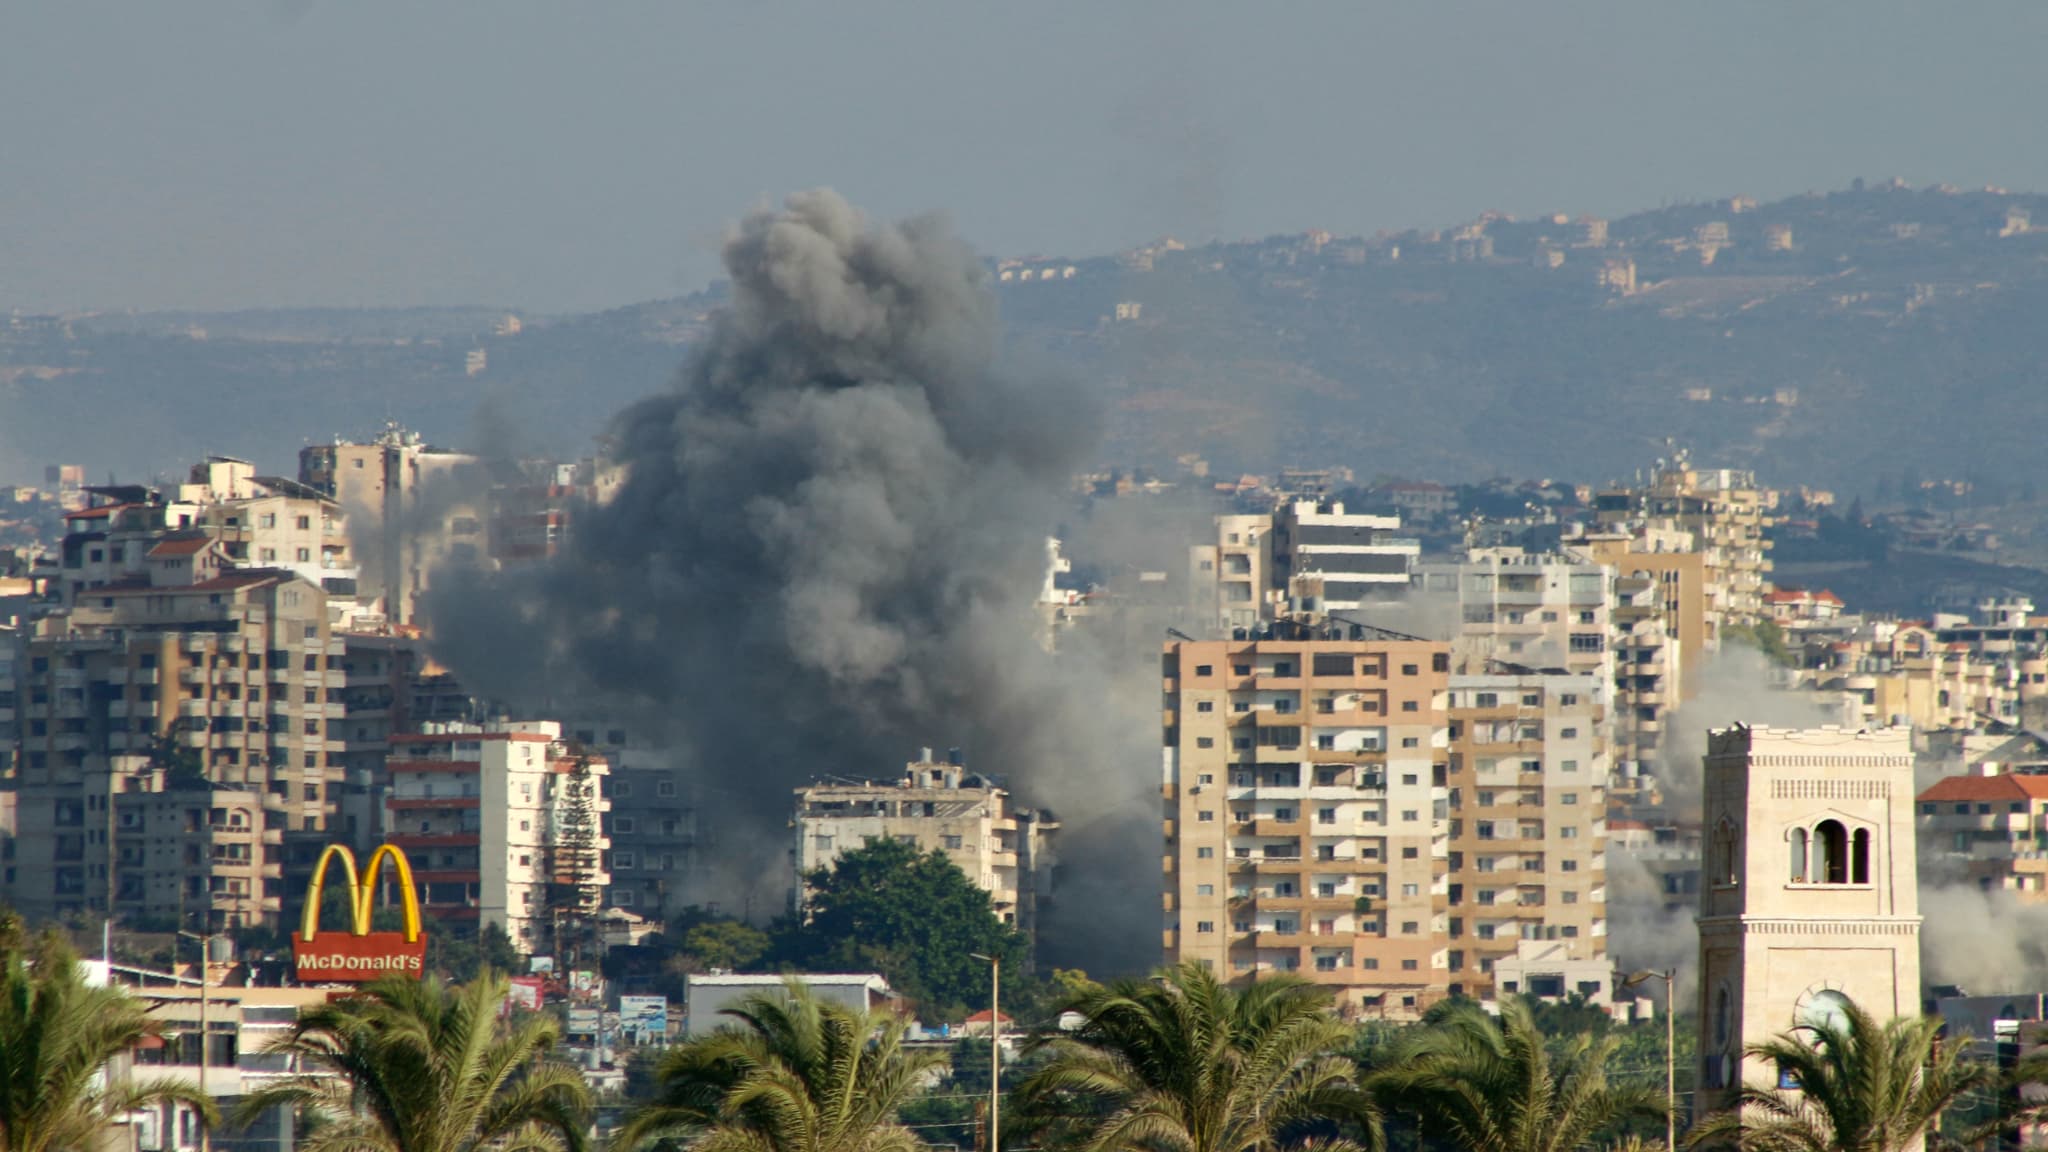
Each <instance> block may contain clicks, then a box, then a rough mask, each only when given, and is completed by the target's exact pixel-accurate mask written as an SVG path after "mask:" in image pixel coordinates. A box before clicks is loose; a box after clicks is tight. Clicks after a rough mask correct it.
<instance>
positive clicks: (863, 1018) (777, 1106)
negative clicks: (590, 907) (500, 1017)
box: [615, 979, 944, 1152]
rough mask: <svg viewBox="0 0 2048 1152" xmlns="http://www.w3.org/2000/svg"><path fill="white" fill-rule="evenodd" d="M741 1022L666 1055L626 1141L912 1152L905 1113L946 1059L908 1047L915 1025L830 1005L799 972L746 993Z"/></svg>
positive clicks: (757, 1149) (710, 1148)
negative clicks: (654, 1089) (779, 987)
mask: <svg viewBox="0 0 2048 1152" xmlns="http://www.w3.org/2000/svg"><path fill="white" fill-rule="evenodd" d="M725 1015H727V1016H730V1017H732V1018H733V1019H734V1020H735V1021H736V1022H737V1025H738V1026H737V1027H733V1026H728V1027H723V1028H720V1029H718V1030H717V1031H715V1032H712V1033H709V1034H708V1035H704V1036H699V1037H697V1038H695V1039H693V1040H691V1041H689V1042H688V1043H686V1044H684V1045H682V1046H681V1047H679V1048H677V1049H675V1050H674V1051H672V1052H670V1053H669V1054H668V1055H667V1056H666V1057H664V1058H663V1059H662V1062H661V1065H660V1068H659V1069H658V1070H657V1071H656V1073H655V1076H656V1080H657V1082H658V1083H659V1085H660V1087H659V1090H658V1093H657V1095H656V1097H655V1099H654V1100H653V1101H652V1102H650V1103H649V1104H648V1105H647V1106H646V1107H644V1108H642V1109H641V1110H640V1111H639V1112H638V1113H637V1114H635V1115H634V1116H633V1117H632V1118H631V1119H629V1120H628V1121H627V1122H626V1125H625V1127H624V1128H623V1129H621V1131H620V1133H619V1136H618V1139H617V1141H616V1142H615V1143H616V1145H617V1147H619V1148H623V1149H632V1148H637V1147H639V1146H640V1145H642V1144H645V1143H648V1142H650V1141H655V1140H662V1139H671V1138H673V1139H685V1138H688V1139H692V1140H693V1142H692V1143H691V1145H690V1147H691V1149H692V1152H910V1150H913V1149H917V1148H920V1147H921V1145H920V1144H919V1143H918V1140H917V1138H916V1137H915V1136H913V1135H912V1134H911V1132H910V1130H909V1129H907V1128H905V1127H903V1126H902V1125H901V1124H899V1123H897V1121H896V1112H897V1109H899V1108H901V1107H902V1105H903V1103H904V1102H905V1101H906V1100H908V1099H910V1097H911V1096H913V1095H914V1094H915V1093H916V1092H917V1090H918V1088H919V1085H920V1084H921V1083H922V1082H923V1080H924V1078H925V1077H926V1076H927V1074H929V1073H930V1072H932V1071H933V1070H934V1069H935V1068H936V1067H937V1066H938V1064H939V1063H940V1062H941V1061H942V1060H943V1059H944V1056H943V1054H941V1053H938V1052H913V1051H911V1050H909V1049H906V1048H905V1047H904V1046H903V1037H904V1033H905V1032H906V1031H907V1030H908V1028H909V1022H908V1021H907V1020H905V1019H903V1018H902V1017H899V1016H897V1015H895V1014H894V1013H869V1012H863V1011H860V1010H858V1009H854V1008H849V1007H846V1006H845V1005H841V1004H832V1003H826V1002H824V1001H821V1000H818V999H817V998H816V997H814V996H812V995H811V993H810V991H809V989H807V988H805V987H804V985H803V984H802V983H801V982H799V981H797V980H795V979H792V980H790V981H789V982H788V984H787V985H786V986H785V991H784V994H783V995H780V996H769V995H757V996H750V997H748V998H747V999H746V1000H744V1001H743V1002H741V1004H740V1006H739V1007H737V1008H730V1009H727V1010H726V1012H725Z"/></svg>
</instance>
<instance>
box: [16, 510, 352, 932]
mask: <svg viewBox="0 0 2048 1152" xmlns="http://www.w3.org/2000/svg"><path fill="white" fill-rule="evenodd" d="M203 543H206V544H207V547H205V548H198V549H186V548H183V547H180V548H177V549H172V550H169V552H168V553H164V554H159V555H158V556H156V557H153V558H152V563H151V567H150V570H149V580H148V582H146V583H134V582H124V583H122V584H120V585H114V586H102V587H96V588H91V589H88V590H86V591H85V592H84V593H83V594H82V595H81V597H80V599H79V601H78V603H77V604H76V605H75V606H74V607H73V608H72V609H71V610H70V611H68V612H62V613H58V614H55V615H51V616H47V617H43V618H41V619H39V620H37V621H35V622H34V623H33V625H32V626H31V627H30V628H29V629H26V630H25V631H24V634H23V636H22V639H21V642H20V644H19V647H18V650H17V654H16V660H15V676H14V681H13V694H14V699H15V701H16V711H17V712H18V714H19V718H20V719H19V722H18V724H17V726H16V727H17V738H16V761H17V763H18V765H19V770H18V772H17V773H16V776H15V778H14V779H13V781H12V782H11V785H10V787H11V790H12V791H13V793H14V803H15V806H16V810H17V813H18V818H19V823H20V825H21V834H20V835H19V836H17V837H16V839H15V841H14V853H15V856H14V859H13V860H11V861H9V862H8V863H7V866H6V870H5V871H4V872H0V899H4V900H6V901H7V902H8V903H10V904H12V905H14V906H15V907H16V908H19V909H21V910H22V911H23V912H24V913H27V914H29V915H32V916H36V917H55V916H62V915H67V914H77V913H88V912H91V913H104V912H105V911H106V910H107V909H108V907H109V900H110V899H111V900H112V901H113V902H114V905H115V908H116V910H117V911H119V912H122V913H123V914H124V915H125V914H131V913H132V914H134V915H137V916H140V917H143V918H145V919H152V918H157V917H161V916H164V915H169V914H170V913H171V911H172V909H171V907H170V906H167V905H164V904H160V903H158V902H157V901H156V900H155V898H154V896H153V895H152V893H153V892H154V891H155V889H152V888H150V887H149V886H148V884H144V886H143V887H142V888H140V889H133V888H125V887H123V884H124V883H125V882H123V881H121V880H120V879H119V872H120V864H121V860H120V859H119V858H118V857H117V854H116V853H115V852H114V845H115V844H116V843H117V842H118V841H119V839H120V837H119V832H120V831H121V828H120V827H119V826H118V823H114V822H113V818H114V817H115V816H116V815H118V814H120V813H122V812H127V811H137V812H138V813H139V815H138V816H137V819H141V820H144V821H145V825H146V826H145V827H143V828H141V829H134V830H135V831H138V832H139V833H142V834H144V838H145V841H148V840H149V837H150V836H153V835H154V830H155V828H156V827H157V826H156V824H155V823H154V821H155V819H156V818H155V817H154V816H151V815H149V814H148V812H147V808H148V806H149V805H153V804H159V803H169V802H168V801H157V800H142V799H134V800H115V801H112V802H111V803H110V802H109V800H108V799H107V798H108V797H109V796H113V795H117V794H120V793H126V792H135V793H139V794H150V795H169V794H172V793H182V792H185V791H189V790H196V789H212V790H219V791H222V792H223V793H224V794H225V793H247V794H249V795H253V796H255V797H258V798H259V803H258V804H257V805H255V806H254V807H253V808H252V809H250V810H249V811H248V813H247V823H246V824H245V825H243V826H237V827H233V830H234V831H235V832H237V833H238V834H240V836H241V837H244V838H246V843H247V844H248V845H249V846H250V847H251V850H252V855H251V856H249V857H247V858H244V857H241V856H239V855H238V854H237V852H236V851H235V850H232V849H230V850H224V851H223V852H221V853H218V854H216V853H215V851H214V847H215V845H213V844H212V843H209V842H207V841H205V840H199V841H190V842H187V843H186V845H181V846H180V847H179V848H178V849H177V851H178V853H179V858H180V860H181V861H182V860H183V859H184V855H183V853H184V852H185V851H186V850H187V845H190V846H196V847H197V849H198V850H200V851H202V852H203V853H204V857H203V858H204V859H206V860H215V859H218V860H219V861H220V862H221V864H222V869H221V870H220V872H219V873H218V874H217V875H211V876H210V878H209V879H208V880H207V882H206V891H205V892H203V893H196V892H192V891H190V890H189V885H190V881H191V880H192V879H193V877H187V878H186V883H187V890H186V897H187V899H186V909H185V910H186V911H187V912H196V911H202V910H209V908H208V906H210V911H212V912H213V913H215V914H216V915H218V916H220V917H223V918H226V919H230V920H232V921H235V922H250V921H254V920H258V919H266V918H270V917H273V916H275V915H276V914H277V913H278V912H279V911H280V910H281V909H282V907H283V905H284V902H285V901H286V900H287V899H289V898H291V897H293V896H295V895H296V894H297V893H298V892H300V891H303V889H304V885H305V882H306V879H307V877H308V876H309V875H310V872H311V868H312V865H313V863H314V860H315V859H316V858H317V854H318V851H319V848H320V846H321V844H322V843H324V841H325V840H326V837H327V835H328V825H329V822H330V819H331V817H332V815H333V813H334V795H333V790H334V788H335V786H336V785H337V784H338V783H339V782H340V769H339V767H338V766H337V765H336V764H335V762H334V759H333V757H334V755H335V754H336V753H338V752H339V751H340V743H339V741H338V740H336V739H334V738H333V733H331V732H330V725H331V724H332V723H333V722H334V721H336V720H338V719H339V718H340V717H341V715H342V712H343V705H342V702H341V697H340V691H341V681H340V678H339V676H338V675H337V674H336V673H334V672H331V671H330V670H329V661H330V659H333V658H336V657H339V655H340V648H339V646H338V644H337V643H336V642H335V641H333V640H332V638H331V637H330V635H329V631H328V623H327V603H326V595H325V593H324V592H323V591H322V589H321V588H320V587H319V586H318V585H316V584H313V583H310V582H308V581H306V580H304V579H302V578H301V577H299V576H296V575H294V574H292V573H290V572H286V571H281V570H270V569H220V568H218V567H216V566H215V564H214V562H213V558H214V557H216V556H217V552H216V551H214V550H213V549H214V547H215V546H214V545H212V544H211V542H210V541H205V542H203ZM152 551H155V549H152ZM132 757H140V758H142V760H143V761H144V762H145V763H146V764H147V766H148V767H149V768H151V769H154V770H157V771H159V772H161V773H162V775H161V777H160V778H158V779H160V781H161V782H160V783H159V784H156V785H150V784H147V783H143V782H141V781H139V780H138V779H137V778H136V773H135V770H134V768H133V767H132V762H130V760H129V758H132ZM180 803H183V802H182V801H180ZM137 806H140V807H137ZM219 806H222V805H215V804H205V805H203V807H205V808H206V809H207V810H208V817H207V820H206V821H205V823H206V824H208V825H209V829H208V831H209V832H210V831H211V829H210V825H211V824H212V819H211V809H212V808H214V807H219ZM186 807H187V808H189V807H191V806H190V805H186ZM236 810H238V811H239V810H240V809H236ZM177 819H178V820H183V819H184V817H183V816H180V817H177ZM236 840H237V837H235V836H228V837H225V838H224V840H223V843H226V842H228V841H236ZM259 846H260V849H261V850H260V851H257V850H256V849H257V848H258V847H259ZM129 847H130V849H131V852H130V854H129V857H128V859H127V863H128V864H129V865H130V866H131V867H133V866H134V865H135V864H136V863H137V860H136V859H135V858H134V857H133V854H132V850H133V849H134V847H135V846H134V845H133V844H130V846H129ZM273 850H275V851H273ZM280 857H281V858H280ZM142 862H143V863H144V864H145V865H147V858H145V859H144V860H143V861H142ZM273 863H280V864H281V865H282V867H281V869H278V870H272V869H271V867H270V866H271V865H272V864H273ZM252 867H253V869H254V870H253V871H252V870H251V868H252ZM280 872H281V874H279V873H280ZM153 882H154V881H151V882H150V883H153ZM110 893H111V894H112V895H110ZM123 893H126V894H125V895H124V894H123ZM195 905H196V906H197V907H195Z"/></svg>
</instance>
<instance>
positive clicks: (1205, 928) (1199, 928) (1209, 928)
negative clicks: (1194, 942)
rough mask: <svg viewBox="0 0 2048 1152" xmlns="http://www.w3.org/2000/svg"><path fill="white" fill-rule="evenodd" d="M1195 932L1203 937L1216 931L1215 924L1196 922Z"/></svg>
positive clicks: (1206, 921)
mask: <svg viewBox="0 0 2048 1152" xmlns="http://www.w3.org/2000/svg"><path fill="white" fill-rule="evenodd" d="M1195 931H1196V932H1197V933H1200V934H1203V935H1207V934H1209V933H1212V932H1214V931H1216V922H1215V921H1214V920H1197V921H1195Z"/></svg>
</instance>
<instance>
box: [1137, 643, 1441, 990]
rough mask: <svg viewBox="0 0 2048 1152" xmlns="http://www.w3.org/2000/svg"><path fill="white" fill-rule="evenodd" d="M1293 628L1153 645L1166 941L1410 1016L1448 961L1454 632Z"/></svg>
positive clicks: (1243, 969) (1229, 972) (1237, 970)
mask: <svg viewBox="0 0 2048 1152" xmlns="http://www.w3.org/2000/svg"><path fill="white" fill-rule="evenodd" d="M1300 631H1302V632H1303V633H1304V638H1302V639H1294V640H1260V641H1189V642H1178V643H1173V644H1169V645H1168V646H1167V647H1166V649H1165V664H1164V672H1165V678H1164V682H1163V685H1162V691H1163V694H1164V701H1163V703H1164V713H1163V718H1162V726H1163V731H1164V762H1163V765H1162V772H1163V775H1162V781H1161V797H1162V801H1163V804H1164V812H1163V816H1164V831H1165V855H1164V862H1163V863H1164V870H1163V871H1164V883H1165V893H1164V903H1163V909H1162V911H1163V921H1164V924H1163V933H1162V945H1163V948H1164V954H1165V959H1166V961H1167V962H1168V963H1178V962H1183V961H1192V962H1195V963H1199V964H1202V965H1204V966H1206V967H1208V968H1210V969H1212V970H1214V971H1216V972H1217V973H1219V974H1221V975H1223V976H1225V977H1226V978H1228V979H1231V980H1234V981H1246V980H1252V979H1256V978H1257V977H1258V976H1260V975H1261V974H1264V973H1272V972H1289V973H1297V974H1299V975H1300V976H1302V977H1303V978H1305V979H1308V980H1310V981H1313V982H1315V983H1317V984H1320V985H1324V986H1326V987H1328V988H1330V989H1331V991H1332V992H1333V993H1335V994H1336V995H1337V997H1338V998H1339V1001H1340V1003H1341V1004H1343V1005H1344V1006H1346V1007H1347V1008H1349V1009H1367V1010H1374V1011H1378V1012H1382V1013H1384V1014H1386V1015H1388V1016H1389V1017H1396V1018H1401V1017H1413V1016H1415V1015H1417V1014H1419V1013H1420V1012H1421V1011H1422V1010H1423V1009H1425V1008H1426V1007H1427V1006H1428V1005H1429V1004H1431V1003H1433V1002H1435V1001H1436V1000H1438V999H1441V998H1442V997H1443V996H1444V995H1445V994H1446V993H1447V990H1448V984H1449V976H1450V972H1449V955H1448V953H1449V948H1448V946H1447V940H1446V931H1447V928H1448V911H1449V904H1448V899H1449V887H1448V884H1449V878H1448V874H1447V872H1446V864H1447V862H1448V856H1449V852H1450V813H1449V811H1448V804H1449V800H1448V795H1449V793H1448V784H1447V774H1448V764H1447V755H1448V732H1449V723H1448V716H1447V712H1446V696H1447V691H1448V687H1449V683H1450V662H1451V655H1450V648H1449V646H1448V645H1446V644H1439V643H1431V642H1425V641H1416V640H1386V639H1369V638H1367V637H1368V635H1369V634H1370V633H1369V632H1368V630H1367V629H1365V628H1363V627H1359V626H1355V625H1338V624H1326V625H1322V626H1319V627H1318V628H1317V629H1315V630H1314V632H1313V637H1314V638H1307V630H1305V629H1303V630H1300Z"/></svg>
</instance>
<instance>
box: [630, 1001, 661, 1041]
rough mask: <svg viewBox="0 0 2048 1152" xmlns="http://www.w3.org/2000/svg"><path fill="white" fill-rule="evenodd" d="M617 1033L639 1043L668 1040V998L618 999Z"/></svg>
mask: <svg viewBox="0 0 2048 1152" xmlns="http://www.w3.org/2000/svg"><path fill="white" fill-rule="evenodd" d="M619 1031H621V1032H624V1033H626V1034H628V1035H630V1036H632V1037H633V1038H634V1039H636V1040H639V1041H640V1042H641V1043H643V1044H644V1043H647V1042H649V1041H656V1042H658V1041H662V1040H666V1039H667V1038H668V997H666V996H621V997H619Z"/></svg>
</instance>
